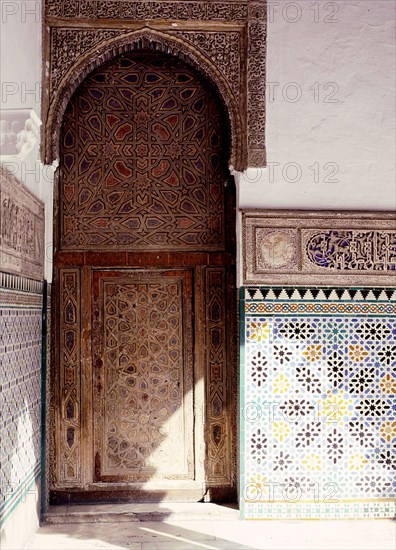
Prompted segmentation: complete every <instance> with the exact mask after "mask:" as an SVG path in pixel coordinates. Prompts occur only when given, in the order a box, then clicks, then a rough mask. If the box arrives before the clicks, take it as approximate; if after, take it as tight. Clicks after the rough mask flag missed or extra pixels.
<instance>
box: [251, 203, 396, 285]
mask: <svg viewBox="0 0 396 550" xmlns="http://www.w3.org/2000/svg"><path fill="white" fill-rule="evenodd" d="M242 245H243V283H244V284H245V285H247V284H269V285H316V286H323V285H324V286H326V285H339V286H342V285H344V286H345V285H346V286H374V287H381V286H394V285H395V275H396V214H395V213H394V212H384V213H379V212H375V213H374V212H347V211H345V212H331V211H294V212H293V211H286V210H279V211H276V210H271V211H265V210H244V211H242Z"/></svg>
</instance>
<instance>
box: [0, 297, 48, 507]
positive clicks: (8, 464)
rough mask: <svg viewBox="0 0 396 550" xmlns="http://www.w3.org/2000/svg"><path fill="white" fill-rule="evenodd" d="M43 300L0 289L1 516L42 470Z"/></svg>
mask: <svg viewBox="0 0 396 550" xmlns="http://www.w3.org/2000/svg"><path fill="white" fill-rule="evenodd" d="M41 300H42V296H41V295H39V294H37V295H33V294H31V293H27V292H18V291H8V290H5V289H0V358H1V369H0V411H1V417H0V463H1V469H0V511H1V515H2V516H5V515H6V513H7V510H8V508H9V506H10V505H11V503H12V501H13V499H14V498H15V495H16V494H17V493H18V494H19V496H20V495H21V493H22V498H23V491H24V490H25V491H26V490H28V489H29V486H30V482H31V479H32V476H34V475H37V474H38V472H39V469H40V425H41V418H40V414H41V322H42V313H41ZM24 302H26V303H24ZM16 304H18V305H16ZM24 487H25V489H24Z"/></svg>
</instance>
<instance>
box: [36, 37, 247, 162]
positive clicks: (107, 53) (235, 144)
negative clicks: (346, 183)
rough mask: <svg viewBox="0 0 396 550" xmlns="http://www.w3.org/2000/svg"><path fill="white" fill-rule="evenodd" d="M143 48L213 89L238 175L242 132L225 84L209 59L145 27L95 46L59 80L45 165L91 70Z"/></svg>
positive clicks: (242, 152)
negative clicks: (169, 58)
mask: <svg viewBox="0 0 396 550" xmlns="http://www.w3.org/2000/svg"><path fill="white" fill-rule="evenodd" d="M143 48H149V49H152V50H154V51H161V52H164V53H168V54H170V55H173V56H175V57H178V58H180V59H182V60H183V61H185V62H187V63H188V64H190V65H191V66H193V67H194V68H196V69H197V70H198V71H199V72H200V73H201V74H202V75H203V76H204V77H206V78H207V79H208V80H209V81H210V82H211V83H212V84H213V85H214V86H215V88H216V90H217V92H218V94H219V96H220V98H221V99H222V101H223V103H224V105H225V107H226V110H227V114H228V118H229V124H230V132H231V151H230V158H229V164H230V166H231V167H232V168H233V169H234V170H240V171H242V170H243V169H244V168H245V164H246V150H245V147H246V145H245V140H244V135H245V128H244V125H243V118H242V116H241V114H240V112H239V106H238V104H237V102H236V101H235V97H234V94H233V93H232V91H231V88H230V86H229V84H228V82H227V81H226V79H225V78H224V76H223V75H222V74H221V73H220V71H219V70H218V69H217V68H216V67H215V66H214V64H213V63H212V62H211V61H210V59H209V58H207V57H205V56H204V55H203V54H202V53H201V52H199V51H198V50H197V49H196V48H194V46H192V45H191V44H189V43H187V42H185V41H184V40H183V39H180V38H177V37H175V36H172V35H170V34H168V33H166V32H161V31H156V30H153V29H150V28H148V27H145V28H143V29H140V30H138V31H133V32H130V33H128V34H126V35H123V36H122V37H116V38H112V39H109V40H104V41H103V42H102V43H101V44H100V45H99V47H98V46H95V47H94V48H92V49H90V50H89V51H88V52H86V53H85V54H84V55H82V56H81V57H80V58H79V61H78V62H77V63H75V64H74V65H73V66H72V67H71V68H70V69H69V71H68V72H67V73H66V74H65V76H64V77H63V78H62V80H61V83H60V86H59V91H58V92H57V93H56V96H55V99H54V101H53V102H52V103H51V104H50V105H49V109H48V114H47V118H46V124H45V136H44V143H45V146H44V161H45V163H46V164H51V163H52V162H53V161H57V160H59V145H60V143H59V140H60V133H61V126H62V120H63V115H64V113H65V110H66V107H67V104H68V102H69V100H70V98H71V97H72V95H73V93H74V92H75V90H76V89H77V87H78V86H79V85H80V84H81V83H82V81H83V80H84V79H85V78H86V77H87V76H88V75H89V74H90V73H91V72H92V71H93V70H94V69H96V68H97V67H100V66H101V65H103V64H104V63H106V62H107V61H110V60H111V59H112V58H114V57H117V56H118V55H120V54H122V53H125V52H130V51H134V50H140V49H143Z"/></svg>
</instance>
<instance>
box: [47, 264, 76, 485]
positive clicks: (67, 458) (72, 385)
mask: <svg viewBox="0 0 396 550" xmlns="http://www.w3.org/2000/svg"><path fill="white" fill-rule="evenodd" d="M59 289H60V297H59V332H60V340H59V373H58V376H59V378H58V383H59V404H58V407H59V408H58V411H53V414H54V413H55V417H57V418H58V421H59V423H60V429H59V432H58V433H59V441H58V447H57V452H58V459H57V464H58V480H55V481H57V482H59V483H60V484H61V485H62V484H67V485H68V486H70V485H79V484H80V483H81V409H80V406H81V365H80V363H81V343H80V342H81V340H80V334H81V311H80V299H81V296H80V295H81V293H80V270H79V269H61V270H60V272H59Z"/></svg>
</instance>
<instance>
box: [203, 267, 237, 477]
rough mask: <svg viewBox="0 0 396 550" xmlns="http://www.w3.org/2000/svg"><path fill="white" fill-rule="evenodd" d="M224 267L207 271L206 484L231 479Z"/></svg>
mask: <svg viewBox="0 0 396 550" xmlns="http://www.w3.org/2000/svg"><path fill="white" fill-rule="evenodd" d="M226 286H227V278H226V269H225V268H223V267H219V268H208V269H207V270H206V300H205V301H206V368H207V373H206V376H207V382H206V399H207V402H206V403H207V404H206V415H207V422H206V429H207V433H208V444H207V467H206V477H207V481H208V482H209V483H211V482H212V483H225V482H230V479H231V448H232V444H231V438H232V434H231V426H230V422H231V411H230V372H228V368H227V365H228V357H227V356H228V350H227V314H226V294H227V290H226Z"/></svg>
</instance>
